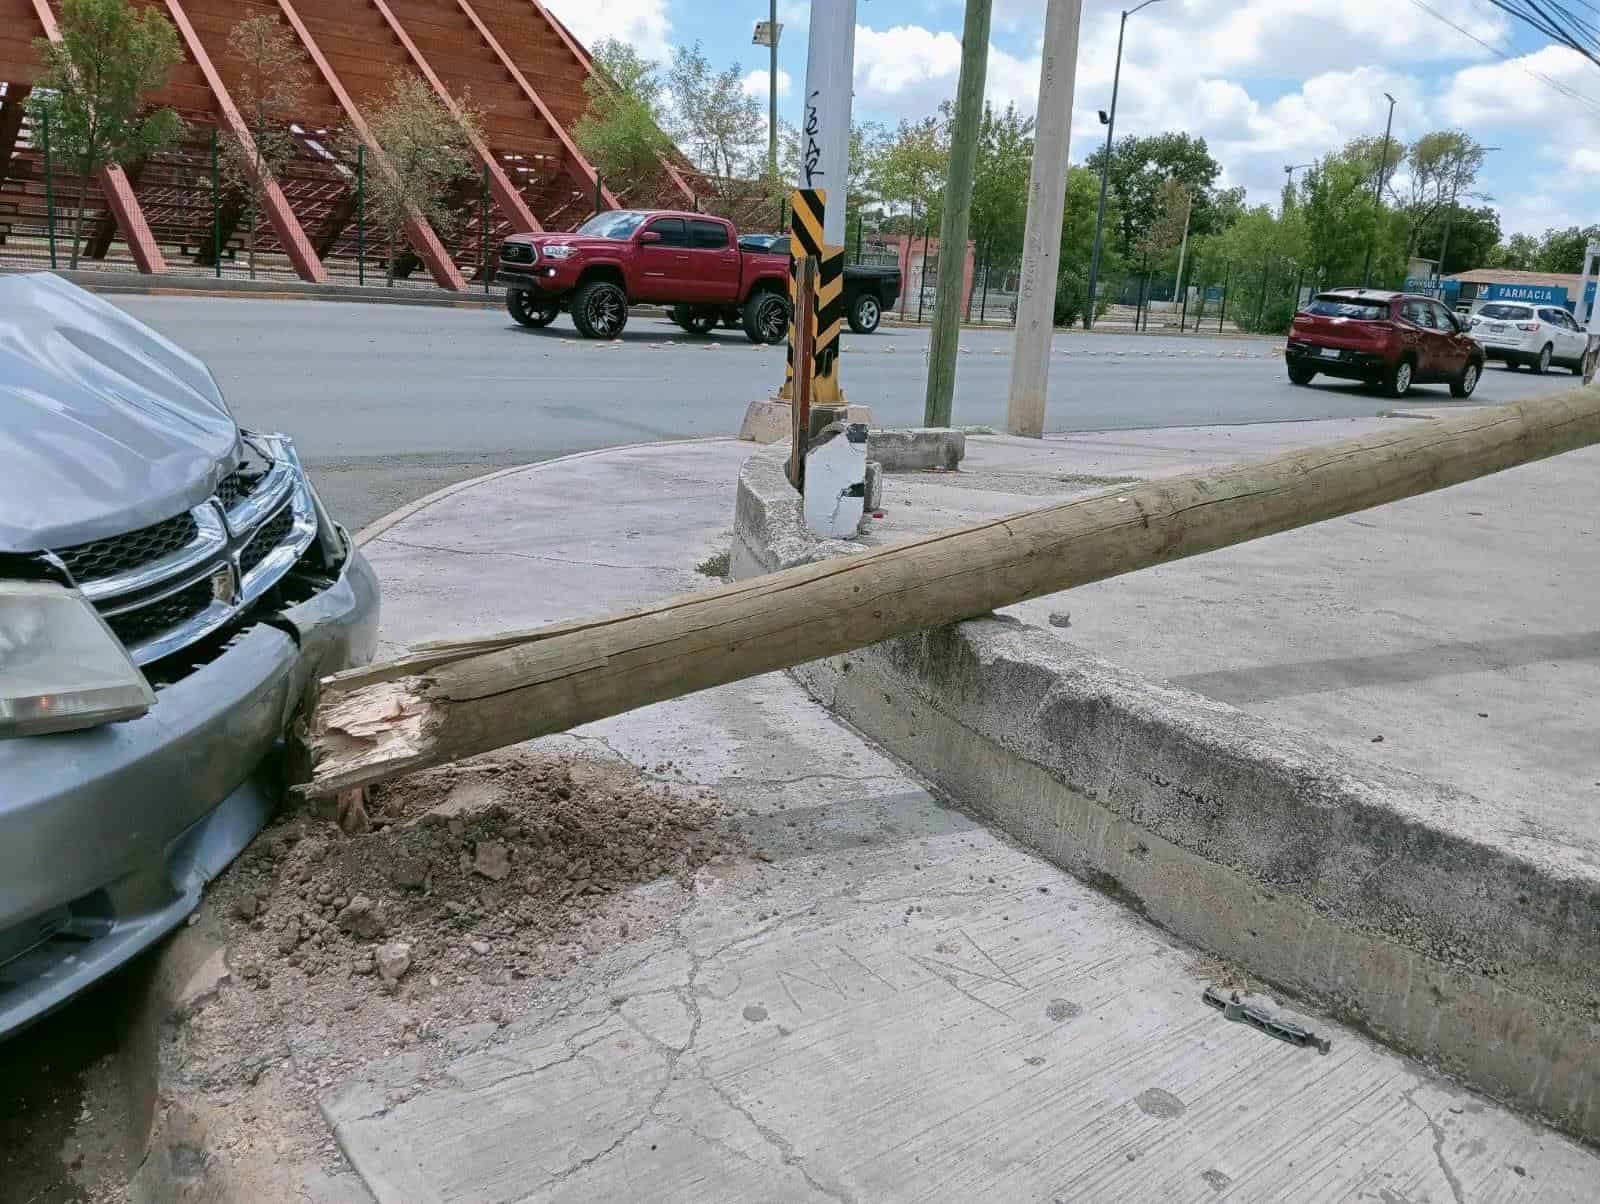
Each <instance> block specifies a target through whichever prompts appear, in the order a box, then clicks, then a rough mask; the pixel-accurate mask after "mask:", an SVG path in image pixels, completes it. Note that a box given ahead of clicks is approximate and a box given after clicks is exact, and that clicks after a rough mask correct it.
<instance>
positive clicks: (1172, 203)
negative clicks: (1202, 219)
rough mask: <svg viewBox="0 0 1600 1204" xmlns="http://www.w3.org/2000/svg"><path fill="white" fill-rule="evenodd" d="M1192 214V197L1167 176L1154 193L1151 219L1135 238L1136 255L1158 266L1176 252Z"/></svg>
mask: <svg viewBox="0 0 1600 1204" xmlns="http://www.w3.org/2000/svg"><path fill="white" fill-rule="evenodd" d="M1193 210H1194V194H1193V193H1191V192H1190V191H1189V190H1188V189H1187V188H1186V187H1184V185H1183V182H1182V181H1181V180H1179V179H1177V178H1176V177H1173V176H1169V177H1168V178H1167V179H1165V180H1162V181H1161V184H1160V187H1159V188H1157V190H1156V209H1155V216H1154V217H1153V218H1152V219H1151V222H1150V224H1149V225H1148V226H1146V227H1145V230H1144V233H1143V234H1142V235H1140V237H1139V244H1138V249H1139V252H1140V253H1141V254H1142V255H1143V256H1144V258H1145V259H1146V260H1147V261H1148V260H1154V261H1156V262H1160V261H1161V260H1162V259H1164V258H1165V257H1166V255H1167V254H1168V252H1171V251H1176V250H1177V249H1178V246H1179V244H1180V243H1182V241H1183V236H1184V235H1185V233H1187V232H1188V229H1189V225H1190V222H1191V221H1192V220H1193V219H1192V214H1193Z"/></svg>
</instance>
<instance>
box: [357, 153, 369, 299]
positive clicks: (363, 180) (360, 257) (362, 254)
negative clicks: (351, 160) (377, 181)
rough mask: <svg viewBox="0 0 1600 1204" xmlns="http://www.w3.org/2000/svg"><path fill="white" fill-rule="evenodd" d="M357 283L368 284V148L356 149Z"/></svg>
mask: <svg viewBox="0 0 1600 1204" xmlns="http://www.w3.org/2000/svg"><path fill="white" fill-rule="evenodd" d="M356 283H357V284H359V285H361V286H363V287H365V285H366V283H367V148H366V146H365V145H362V146H358V147H356Z"/></svg>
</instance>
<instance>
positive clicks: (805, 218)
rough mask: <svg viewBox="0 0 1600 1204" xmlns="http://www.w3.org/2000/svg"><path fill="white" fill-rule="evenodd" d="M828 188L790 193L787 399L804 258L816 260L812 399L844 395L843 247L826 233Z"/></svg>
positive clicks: (819, 402)
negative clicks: (828, 239) (830, 240)
mask: <svg viewBox="0 0 1600 1204" xmlns="http://www.w3.org/2000/svg"><path fill="white" fill-rule="evenodd" d="M827 203H828V192H827V190H826V189H824V188H797V189H795V190H794V191H793V192H792V193H790V194H789V211H790V218H789V253H790V255H791V259H790V261H789V311H790V314H791V317H790V320H789V357H788V366H787V368H786V370H785V373H784V381H783V389H782V391H781V392H780V393H779V394H778V396H779V397H780V398H783V399H785V400H793V398H794V371H795V344H796V338H795V334H796V327H795V323H796V322H797V321H799V320H801V316H802V315H801V313H800V306H799V304H798V303H797V296H796V287H795V280H796V275H795V268H796V265H797V264H798V263H799V262H800V260H802V259H815V260H816V261H817V290H816V303H815V306H814V307H813V308H812V310H811V312H810V313H809V314H808V315H805V317H806V318H807V319H808V320H809V322H810V324H811V340H810V342H811V354H810V356H809V357H808V360H809V362H808V363H807V365H806V370H807V371H808V372H809V374H810V378H811V382H812V383H811V402H812V404H813V405H827V404H828V403H830V402H842V401H844V399H845V398H844V390H843V389H842V388H841V387H840V385H839V332H840V329H841V328H842V327H843V325H844V248H843V247H830V246H828V245H827V244H826V243H825V242H824V241H823V237H822V219H823V214H824V212H825V210H826V208H827Z"/></svg>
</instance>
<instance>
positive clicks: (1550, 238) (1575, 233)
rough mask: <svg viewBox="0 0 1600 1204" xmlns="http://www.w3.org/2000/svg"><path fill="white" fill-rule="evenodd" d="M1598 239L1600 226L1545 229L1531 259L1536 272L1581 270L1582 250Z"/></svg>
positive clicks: (1599, 237) (1572, 271)
mask: <svg viewBox="0 0 1600 1204" xmlns="http://www.w3.org/2000/svg"><path fill="white" fill-rule="evenodd" d="M1595 241H1600V226H1583V227H1579V226H1568V227H1567V228H1566V229H1565V230H1546V231H1545V232H1544V236H1543V237H1542V238H1541V239H1540V240H1539V252H1538V254H1537V255H1535V256H1534V259H1533V270H1534V271H1536V272H1563V273H1576V272H1581V271H1583V258H1584V251H1585V249H1586V248H1587V247H1588V245H1589V244H1590V243H1591V242H1595Z"/></svg>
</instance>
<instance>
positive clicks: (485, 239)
mask: <svg viewBox="0 0 1600 1204" xmlns="http://www.w3.org/2000/svg"><path fill="white" fill-rule="evenodd" d="M478 268H479V270H480V271H482V272H483V291H484V295H485V296H487V295H488V293H489V165H488V164H487V163H485V164H484V165H483V187H482V188H481V189H480V190H479V192H478Z"/></svg>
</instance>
